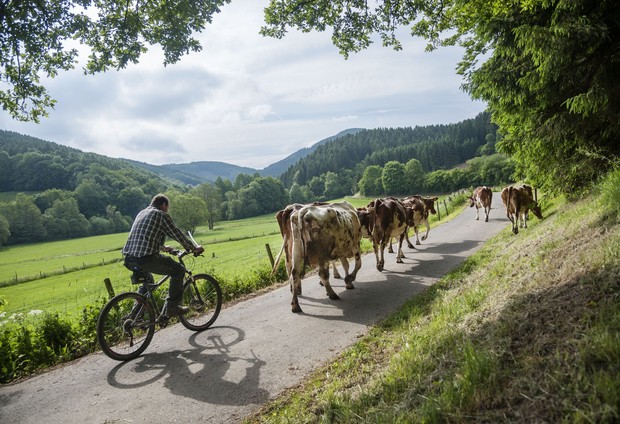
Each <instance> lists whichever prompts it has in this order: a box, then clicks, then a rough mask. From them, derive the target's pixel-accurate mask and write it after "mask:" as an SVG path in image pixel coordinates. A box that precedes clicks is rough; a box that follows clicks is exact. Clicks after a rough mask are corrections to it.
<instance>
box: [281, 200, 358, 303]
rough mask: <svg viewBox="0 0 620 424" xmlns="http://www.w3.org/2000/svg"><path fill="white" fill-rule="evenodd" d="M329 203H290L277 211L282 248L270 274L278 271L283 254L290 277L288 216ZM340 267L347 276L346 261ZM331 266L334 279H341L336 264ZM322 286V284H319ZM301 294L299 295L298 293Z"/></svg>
mask: <svg viewBox="0 0 620 424" xmlns="http://www.w3.org/2000/svg"><path fill="white" fill-rule="evenodd" d="M327 204H329V203H326V202H312V203H292V204H290V205H288V206H287V207H286V208H284V209H282V210H280V211H278V212H277V213H276V221H278V226H279V227H280V235H281V236H282V248H281V249H280V252H279V253H278V256H277V257H276V259H275V261H274V265H273V269H272V271H271V274H272V275H273V274H275V272H276V271H277V269H278V266H279V265H280V259H281V257H282V253H284V254H285V255H286V261H285V266H286V272H287V275H290V273H291V270H290V265H291V259H290V258H291V252H292V240H293V239H292V234H291V225H290V216H291V214H292V213H293V212H294V211H298V210H299V209H301V208H303V207H304V206H307V205H315V206H316V205H327ZM341 263H342V266H343V268H344V272H345V275H348V273H349V271H348V265H349V264H348V262H346V261H341ZM332 266H333V268H334V278H342V277H341V276H340V273H339V272H338V268H336V263H335V261H333V262H332ZM321 285H322V283H321ZM292 290H293V288H292V286H291V291H292ZM300 294H301V293H300Z"/></svg>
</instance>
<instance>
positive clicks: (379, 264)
mask: <svg viewBox="0 0 620 424" xmlns="http://www.w3.org/2000/svg"><path fill="white" fill-rule="evenodd" d="M384 251H385V242H384V241H383V240H382V241H381V244H380V246H379V251H378V252H377V254H376V256H377V270H378V271H383V267H384V266H385V255H384Z"/></svg>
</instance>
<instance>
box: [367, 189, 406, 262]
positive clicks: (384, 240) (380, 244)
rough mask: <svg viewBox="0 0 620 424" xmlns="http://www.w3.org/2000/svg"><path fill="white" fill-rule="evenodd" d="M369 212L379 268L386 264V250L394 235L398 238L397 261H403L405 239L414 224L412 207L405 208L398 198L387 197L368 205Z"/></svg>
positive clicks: (373, 244)
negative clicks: (409, 228)
mask: <svg viewBox="0 0 620 424" xmlns="http://www.w3.org/2000/svg"><path fill="white" fill-rule="evenodd" d="M367 208H368V213H369V220H370V222H369V227H370V231H371V237H372V246H373V249H374V251H375V258H376V260H377V269H378V270H379V271H383V267H384V266H385V257H384V252H385V248H386V246H388V244H390V240H391V238H392V237H397V238H398V252H397V253H396V262H397V263H402V262H403V260H402V258H404V257H405V255H404V254H403V249H402V247H403V239H404V238H405V234H406V232H407V229H408V227H409V226H413V218H412V212H411V209H407V208H405V206H404V205H403V203H402V202H401V201H400V200H399V199H396V198H393V197H386V198H383V199H375V200H373V201H372V202H370V203H369V204H368V206H367Z"/></svg>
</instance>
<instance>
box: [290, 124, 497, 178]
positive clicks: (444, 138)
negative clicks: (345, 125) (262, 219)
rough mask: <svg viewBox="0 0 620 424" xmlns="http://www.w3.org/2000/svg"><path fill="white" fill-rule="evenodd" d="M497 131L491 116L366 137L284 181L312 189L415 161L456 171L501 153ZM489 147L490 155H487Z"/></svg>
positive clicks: (347, 141) (314, 159) (342, 143)
mask: <svg viewBox="0 0 620 424" xmlns="http://www.w3.org/2000/svg"><path fill="white" fill-rule="evenodd" d="M496 132H497V126H496V125H494V124H492V123H491V121H490V115H489V113H487V112H484V113H481V114H479V115H478V116H477V117H476V118H474V119H468V120H465V121H462V122H459V123H455V124H449V125H430V126H423V127H420V126H418V127H415V128H410V127H409V128H379V129H372V130H365V131H360V132H358V133H356V134H353V135H348V136H346V137H343V138H341V139H340V140H338V142H335V143H327V144H324V145H322V146H319V147H318V148H317V149H316V150H315V151H314V152H313V153H312V154H310V155H308V156H307V157H305V158H303V159H302V160H300V161H299V162H298V163H297V164H295V165H293V166H291V167H290V168H289V169H288V170H287V171H286V172H285V173H284V174H282V176H281V180H282V181H283V182H284V184H285V185H286V186H287V187H290V186H291V185H292V184H293V183H298V184H300V185H305V184H307V183H308V182H309V181H310V180H312V178H314V177H318V176H320V175H322V174H325V173H326V172H334V173H336V174H339V173H341V172H342V171H343V170H345V169H348V170H351V171H353V172H354V173H355V174H356V175H358V176H359V177H361V175H362V173H363V172H364V170H365V169H366V168H367V167H368V166H371V165H378V166H381V167H383V166H384V165H385V164H386V163H388V162H390V161H398V162H401V163H406V162H407V161H409V160H410V159H412V158H415V159H417V160H418V161H420V163H421V164H422V168H423V170H424V171H425V172H431V171H436V170H438V169H450V168H452V167H454V166H455V165H458V164H460V163H464V162H465V161H467V160H469V159H472V158H473V157H475V156H478V155H480V153H481V151H482V152H483V153H492V152H493V151H494V150H495V141H496ZM485 146H486V150H487V151H485V150H484V148H485Z"/></svg>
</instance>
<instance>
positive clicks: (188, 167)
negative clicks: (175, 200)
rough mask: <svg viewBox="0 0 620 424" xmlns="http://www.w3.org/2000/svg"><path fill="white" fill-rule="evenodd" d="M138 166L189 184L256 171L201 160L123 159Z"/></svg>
mask: <svg viewBox="0 0 620 424" xmlns="http://www.w3.org/2000/svg"><path fill="white" fill-rule="evenodd" d="M123 160H125V161H127V162H129V163H131V164H133V165H135V166H137V167H139V168H143V169H146V170H148V171H151V172H154V173H156V174H158V175H160V176H162V177H167V178H172V179H174V180H177V181H180V182H182V183H185V184H189V185H198V184H201V183H204V182H214V181H215V180H217V178H218V177H222V178H224V179H228V180H231V181H234V180H235V178H236V177H237V175H239V174H249V175H254V174H255V173H257V172H258V171H257V170H256V169H253V168H246V167H242V166H237V165H231V164H229V163H224V162H213V161H202V162H190V163H171V164H166V165H151V164H148V163H144V162H137V161H133V160H129V159H123Z"/></svg>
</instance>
